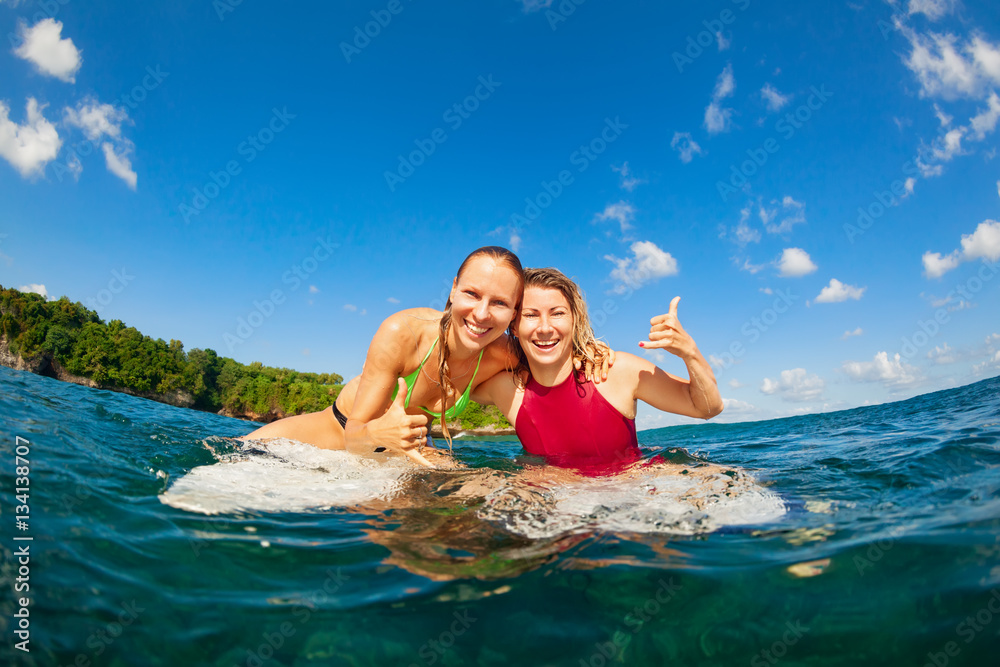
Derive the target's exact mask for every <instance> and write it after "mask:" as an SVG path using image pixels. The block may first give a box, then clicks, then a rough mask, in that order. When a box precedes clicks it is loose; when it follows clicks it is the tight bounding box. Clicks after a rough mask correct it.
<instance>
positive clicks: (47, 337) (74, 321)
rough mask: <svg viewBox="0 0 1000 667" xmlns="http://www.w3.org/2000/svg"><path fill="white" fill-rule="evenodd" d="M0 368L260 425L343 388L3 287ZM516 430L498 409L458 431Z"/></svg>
mask: <svg viewBox="0 0 1000 667" xmlns="http://www.w3.org/2000/svg"><path fill="white" fill-rule="evenodd" d="M0 364H2V365H4V366H8V367H10V368H14V369H17V370H27V371H31V372H33V373H37V374H39V375H45V376H48V377H53V378H56V379H59V380H63V381H68V382H75V383H77V384H83V385H87V386H90V387H96V388H99V389H109V390H111V391H120V392H124V393H127V394H132V395H134V396H141V397H143V398H149V399H152V400H156V401H160V402H162V403H169V404H171V405H176V406H180V407H186V408H194V409H196V410H205V411H209V412H216V413H220V414H225V415H229V416H233V417H239V418H242V419H251V420H253V421H264V422H269V421H274V420H275V419H281V418H282V417H287V416H290V415H298V414H302V413H304V412H314V411H317V410H323V409H325V408H326V407H328V406H329V405H330V404H331V403H333V401H335V400H336V398H337V395H338V394H339V393H340V390H341V389H342V388H343V381H344V379H343V377H342V376H340V375H338V374H337V373H302V372H299V371H294V370H291V369H288V368H272V367H270V366H264V365H263V364H261V363H260V362H257V361H255V362H253V363H251V364H249V365H246V364H242V363H240V362H238V361H235V360H234V359H230V358H228V357H220V356H219V355H218V354H217V353H216V352H215V351H214V350H211V349H205V350H199V349H192V350H187V351H185V349H184V345H183V343H181V342H180V341H178V340H171V341H170V342H169V343H167V342H164V341H163V340H162V339H159V338H158V339H155V340H154V339H153V338H150V337H149V336H144V335H142V333H140V332H139V331H138V330H136V329H135V328H134V327H129V326H126V325H125V324H124V323H123V322H122V321H121V320H111V321H110V322H104V321H103V320H102V319H101V318H100V317H99V316H98V315H97V313H96V312H94V311H92V310H89V309H88V308H86V307H85V306H83V305H82V304H80V303H74V302H72V301H70V300H69V299H68V298H66V297H62V298H60V299H56V300H53V301H48V300H46V299H45V297H43V296H41V295H39V294H34V293H30V292H21V291H18V290H16V289H10V288H7V289H5V288H4V287H3V286H2V285H0ZM449 428H450V429H451V428H455V429H460V430H475V431H479V432H491V431H493V430H499V431H504V430H507V429H510V424H508V423H507V421H506V420H505V419H504V418H503V416H502V415H500V414H499V412H498V411H497V410H496V409H495V408H493V407H486V408H484V407H483V406H480V405H476V404H475V403H473V404H470V406H469V408H468V409H467V410H466V411H465V413H464V414H463V415H462V418H461V419H460V420H459V421H458V422H456V423H455V425H454V427H452V425H451V423H450V422H449Z"/></svg>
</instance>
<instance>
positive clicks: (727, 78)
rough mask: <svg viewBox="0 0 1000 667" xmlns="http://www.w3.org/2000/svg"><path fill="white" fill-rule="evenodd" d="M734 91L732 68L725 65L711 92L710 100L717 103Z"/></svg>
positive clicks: (734, 80)
mask: <svg viewBox="0 0 1000 667" xmlns="http://www.w3.org/2000/svg"><path fill="white" fill-rule="evenodd" d="M734 90H736V79H735V78H734V77H733V66H732V65H726V67H725V69H723V70H722V74H720V75H719V78H718V79H717V80H716V82H715V90H714V91H713V92H712V100H713V101H715V102H719V101H721V100H724V99H726V98H727V97H729V96H730V95H732V94H733V91H734Z"/></svg>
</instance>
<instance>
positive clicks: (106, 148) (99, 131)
mask: <svg viewBox="0 0 1000 667" xmlns="http://www.w3.org/2000/svg"><path fill="white" fill-rule="evenodd" d="M63 119H64V122H65V123H66V125H69V126H72V127H78V128H80V130H82V131H83V134H84V136H86V137H87V139H89V140H90V141H91V142H94V143H96V142H98V141H100V140H101V139H102V138H103V137H108V138H110V139H111V141H110V142H108V141H105V142H103V143H102V144H101V150H102V152H103V153H104V162H105V164H106V165H107V167H108V171H110V172H111V173H112V174H114V175H115V176H117V177H118V178H120V179H122V180H123V181H125V184H126V185H128V186H129V187H130V188H131V189H133V190H135V189H136V185H137V183H138V180H139V177H138V175H137V174H136V173H135V170H133V169H132V160H131V158H129V155H130V154H131V153H132V151H133V150H134V149H135V146H134V145H133V144H132V142H131V141H130V140H128V139H126V138H125V137H124V136H122V124H124V123H126V122H129V118H128V113H127V112H126V111H125V109H123V108H119V107H115V106H113V105H111V104H103V103H101V102H98V101H97V100H96V99H94V98H93V97H87V98H85V99H84V100H83V101H81V102H79V103H78V104H77V105H76V108H75V109H72V108H69V107H66V109H64V110H63ZM74 158H75V164H71V165H70V171H71V172H73V174H74V177H79V174H80V172H81V171H82V170H83V165H81V164H80V160H79V158H76V156H75V155H74V156H73V157H72V158H71V160H73V159H74Z"/></svg>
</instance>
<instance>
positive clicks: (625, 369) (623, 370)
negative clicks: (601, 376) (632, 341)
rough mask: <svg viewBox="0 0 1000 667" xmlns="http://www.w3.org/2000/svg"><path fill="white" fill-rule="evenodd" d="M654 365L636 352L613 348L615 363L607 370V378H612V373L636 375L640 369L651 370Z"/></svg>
mask: <svg viewBox="0 0 1000 667" xmlns="http://www.w3.org/2000/svg"><path fill="white" fill-rule="evenodd" d="M655 366H656V364H654V363H653V362H652V361H650V360H649V359H646V358H644V357H640V356H639V355H637V354H632V353H631V352H622V351H621V350H615V365H614V366H612V367H611V368H610V369H609V370H608V379H609V380H610V379H612V374H615V375H619V374H620V375H626V374H627V375H637V374H638V373H640V372H641V371H649V370H652V369H653V368H654V367H655Z"/></svg>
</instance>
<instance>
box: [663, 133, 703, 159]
mask: <svg viewBox="0 0 1000 667" xmlns="http://www.w3.org/2000/svg"><path fill="white" fill-rule="evenodd" d="M670 147H671V148H673V149H674V150H675V151H677V155H678V156H679V157H680V159H681V162H683V163H684V164H687V163H688V162H690V161H691V160H692V159H693V158H694V156H695V155H703V154H704V153H703V151H702V150H701V146H699V145H698V144H697V142H695V140H694V139H692V138H691V135H690V134H689V133H688V132H674V138H673V139H671V140H670Z"/></svg>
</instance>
